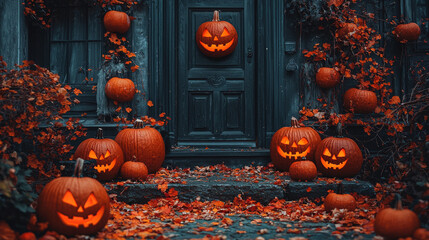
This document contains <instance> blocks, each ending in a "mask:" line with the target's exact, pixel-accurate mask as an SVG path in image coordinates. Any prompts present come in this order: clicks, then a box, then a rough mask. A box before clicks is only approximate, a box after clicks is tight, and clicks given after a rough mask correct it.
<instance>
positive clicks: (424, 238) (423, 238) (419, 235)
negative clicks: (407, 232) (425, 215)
mask: <svg viewBox="0 0 429 240" xmlns="http://www.w3.org/2000/svg"><path fill="white" fill-rule="evenodd" d="M413 239H414V240H428V239H429V231H428V230H427V229H425V228H418V229H417V230H416V231H414V233H413Z"/></svg>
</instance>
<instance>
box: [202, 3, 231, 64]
mask: <svg viewBox="0 0 429 240" xmlns="http://www.w3.org/2000/svg"><path fill="white" fill-rule="evenodd" d="M195 39H196V42H197V46H198V48H199V49H200V51H201V52H202V53H203V54H204V55H206V56H209V57H223V56H226V55H228V54H230V53H232V52H233V51H234V49H235V47H236V46H237V43H238V35H237V31H236V30H235V27H234V26H233V25H232V24H231V23H229V22H226V21H220V20H219V11H217V10H216V11H214V12H213V20H212V21H209V22H205V23H202V24H201V25H200V26H199V27H198V30H197V33H196V35H195Z"/></svg>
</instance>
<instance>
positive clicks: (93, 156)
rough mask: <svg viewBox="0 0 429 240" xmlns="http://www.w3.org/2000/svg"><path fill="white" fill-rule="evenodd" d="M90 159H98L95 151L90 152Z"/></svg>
mask: <svg viewBox="0 0 429 240" xmlns="http://www.w3.org/2000/svg"><path fill="white" fill-rule="evenodd" d="M88 157H89V158H90V159H98V157H97V154H95V152H94V150H91V151H89V155H88Z"/></svg>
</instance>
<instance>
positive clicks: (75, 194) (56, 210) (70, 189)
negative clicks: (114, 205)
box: [37, 158, 110, 235]
mask: <svg viewBox="0 0 429 240" xmlns="http://www.w3.org/2000/svg"><path fill="white" fill-rule="evenodd" d="M82 165H83V160H82V159H81V158H79V159H78V160H77V161H76V168H75V174H74V176H76V177H60V178H56V179H54V180H52V181H51V182H49V183H48V184H47V185H46V186H45V187H44V189H43V191H42V193H41V194H40V196H39V199H38V204H37V216H38V218H39V219H40V220H41V221H43V222H45V221H46V222H48V223H49V228H50V229H51V230H54V231H56V232H58V233H60V234H65V235H75V234H76V235H77V234H94V233H96V232H98V231H99V230H101V229H102V228H103V227H104V226H105V225H106V223H107V220H108V219H109V212H110V199H109V195H107V192H106V189H105V188H104V187H103V185H101V184H100V183H99V182H98V181H97V180H95V179H93V178H88V177H83V178H81V177H80V172H81V170H82Z"/></svg>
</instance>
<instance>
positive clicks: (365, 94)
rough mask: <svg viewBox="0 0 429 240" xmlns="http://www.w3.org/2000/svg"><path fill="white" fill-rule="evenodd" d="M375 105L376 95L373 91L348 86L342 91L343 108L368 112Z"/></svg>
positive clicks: (373, 108)
mask: <svg viewBox="0 0 429 240" xmlns="http://www.w3.org/2000/svg"><path fill="white" fill-rule="evenodd" d="M376 107H377V95H376V94H375V93H374V92H373V91H369V90H362V89H357V88H350V89H349V90H347V91H346V92H345V93H344V109H345V110H347V111H350V112H354V113H362V114H368V113H372V112H374V110H375V108H376Z"/></svg>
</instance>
